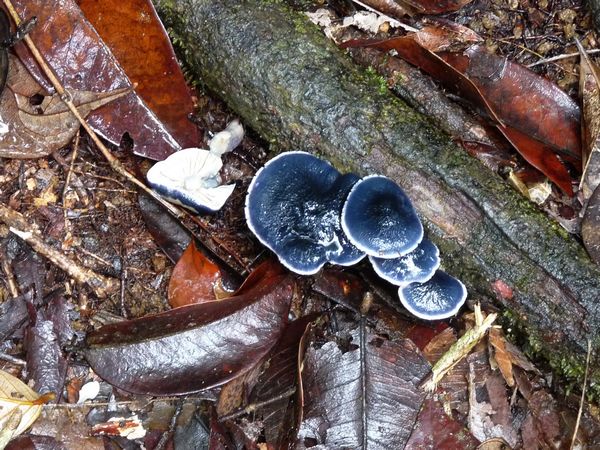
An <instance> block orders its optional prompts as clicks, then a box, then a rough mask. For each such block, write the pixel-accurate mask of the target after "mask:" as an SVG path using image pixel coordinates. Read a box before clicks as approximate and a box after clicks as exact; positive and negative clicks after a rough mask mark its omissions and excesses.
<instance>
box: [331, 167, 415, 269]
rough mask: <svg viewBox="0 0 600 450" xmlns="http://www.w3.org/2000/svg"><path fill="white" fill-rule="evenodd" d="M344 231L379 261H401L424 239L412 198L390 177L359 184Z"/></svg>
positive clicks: (344, 220) (353, 192) (348, 208)
mask: <svg viewBox="0 0 600 450" xmlns="http://www.w3.org/2000/svg"><path fill="white" fill-rule="evenodd" d="M342 229H343V230H344V232H345V233H346V236H347V237H348V239H349V240H350V242H352V243H353V244H354V245H355V246H356V247H357V248H358V249H360V250H362V251H363V252H365V253H366V254H367V255H370V256H375V257H378V258H398V257H400V256H403V255H406V254H407V253H409V252H411V251H413V250H414V249H415V248H416V247H417V245H419V243H420V242H421V240H422V239H423V226H422V225H421V221H420V220H419V217H418V216H417V213H416V211H415V209H414V208H413V206H412V204H411V202H410V200H409V198H408V197H407V196H406V194H405V193H404V191H403V190H402V189H400V187H399V186H398V185H397V184H396V183H394V182H393V181H392V180H390V179H389V178H387V177H384V176H381V175H371V176H368V177H365V178H363V179H362V180H361V181H359V182H358V183H356V184H355V185H354V187H353V188H352V190H351V191H350V194H349V195H348V199H347V200H346V203H345V205H344V208H343V211H342Z"/></svg>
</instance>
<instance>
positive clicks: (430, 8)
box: [407, 0, 473, 14]
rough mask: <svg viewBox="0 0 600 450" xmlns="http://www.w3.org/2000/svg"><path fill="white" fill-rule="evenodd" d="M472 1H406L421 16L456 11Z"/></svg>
mask: <svg viewBox="0 0 600 450" xmlns="http://www.w3.org/2000/svg"><path fill="white" fill-rule="evenodd" d="M472 1H473V0H408V1H407V3H408V4H410V5H412V6H414V7H415V9H417V10H418V11H419V12H420V13H421V14H442V13H446V12H452V11H458V10H459V9H460V8H462V7H463V6H465V5H468V4H469V3H471V2H472Z"/></svg>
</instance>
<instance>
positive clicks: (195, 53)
mask: <svg viewBox="0 0 600 450" xmlns="http://www.w3.org/2000/svg"><path fill="white" fill-rule="evenodd" d="M156 1H157V5H158V6H159V9H160V10H161V12H162V15H163V19H164V20H165V21H166V22H167V25H168V26H169V27H171V28H172V29H173V30H174V33H175V34H176V36H177V38H178V40H179V43H180V44H181V45H182V46H183V48H184V50H185V56H186V58H187V62H188V64H189V65H190V67H192V68H193V70H194V71H195V72H196V74H197V75H198V76H199V77H200V78H201V79H202V81H203V82H204V83H205V85H206V86H207V87H208V88H210V89H211V90H212V91H213V92H214V93H216V94H217V95H219V96H221V97H222V98H223V99H225V100H226V102H227V103H228V105H229V106H230V107H231V108H232V109H233V110H234V111H236V112H237V113H238V114H240V115H241V116H242V118H243V119H244V121H245V122H246V124H248V125H249V126H251V127H252V128H253V129H254V130H256V131H257V132H259V133H260V134H261V135H262V136H263V137H264V138H266V139H267V140H268V141H270V142H273V143H276V144H277V146H278V147H279V148H280V149H282V150H284V149H296V150H308V151H310V152H312V153H315V154H317V155H320V156H322V157H324V158H326V159H328V160H330V161H332V163H333V164H334V165H335V166H336V167H337V168H338V169H340V170H341V171H344V172H346V171H353V172H356V173H359V174H361V175H366V174H370V173H379V174H384V175H386V176H388V177H390V178H392V179H394V180H395V181H396V182H397V183H398V184H399V185H400V186H402V188H403V189H404V190H405V191H406V192H407V194H408V195H409V197H410V198H411V199H412V201H413V202H414V204H415V206H416V208H417V210H418V211H419V213H420V215H421V217H422V219H423V220H424V223H425V224H426V227H427V229H428V232H429V235H430V237H431V238H432V240H434V241H435V242H436V244H437V245H438V246H439V247H440V249H441V252H442V255H443V265H444V267H445V269H446V270H447V271H448V272H450V273H452V274H454V275H455V276H457V277H459V278H461V279H462V280H463V281H465V283H466V284H467V286H468V288H469V291H470V296H471V298H473V299H477V298H480V297H481V296H482V295H490V296H491V295H494V294H493V292H494V288H496V290H497V292H499V294H496V298H497V301H498V302H499V304H501V305H502V306H504V307H505V308H506V309H507V310H508V311H509V313H508V314H509V315H511V316H513V317H515V318H517V319H519V321H520V323H521V324H522V325H523V326H524V328H525V330H526V331H527V333H528V334H529V336H530V339H531V340H532V343H534V344H536V345H539V346H540V347H539V348H540V349H542V350H544V353H545V354H547V356H548V357H549V358H550V359H551V360H553V361H554V362H559V363H560V364H563V365H564V364H566V365H574V364H577V365H579V367H582V365H583V361H584V360H585V355H586V350H587V340H588V339H590V340H591V341H592V343H593V346H594V347H596V348H597V345H598V344H599V343H600V339H599V330H600V303H599V302H598V299H600V270H599V269H598V267H597V266H595V265H594V264H593V262H591V261H590V259H589V258H588V256H587V254H586V253H585V251H584V250H583V248H582V247H581V245H580V244H579V243H578V242H576V241H575V240H574V239H573V238H571V237H570V236H568V235H567V233H566V232H565V231H564V230H562V229H561V228H560V227H559V226H558V224H556V223H554V222H553V221H551V220H550V219H548V218H547V217H546V216H544V215H543V214H541V213H540V212H539V211H538V210H537V209H536V207H535V206H534V205H533V204H531V203H529V202H528V201H527V200H525V199H524V198H521V197H520V196H519V195H518V194H517V193H516V192H515V191H514V190H513V189H512V188H511V187H510V186H508V185H507V184H506V183H505V182H504V181H503V180H502V179H501V178H500V177H498V176H496V175H494V174H493V173H491V172H490V171H489V170H487V169H486V168H484V167H483V166H482V165H481V163H479V162H478V161H476V160H474V159H473V158H471V157H469V156H468V155H467V154H466V153H465V152H464V151H463V150H461V149H460V148H458V147H457V146H456V145H454V144H453V143H452V142H451V141H450V139H449V138H448V137H447V136H446V135H444V134H443V133H442V132H440V131H438V130H437V129H435V127H433V126H432V124H431V121H430V120H428V119H427V118H425V117H423V116H421V115H420V114H418V113H417V112H415V111H414V110H412V109H411V108H410V107H408V106H407V105H406V104H405V103H403V102H402V101H400V100H398V99H397V98H396V97H394V96H393V95H392V94H390V93H389V92H387V91H386V90H385V89H381V85H380V83H379V80H377V79H374V78H373V76H371V75H368V74H365V72H363V71H362V70H361V69H359V68H357V67H356V66H355V65H354V64H353V63H352V62H351V61H350V59H349V58H348V57H347V56H346V55H344V54H343V52H341V51H340V50H339V49H337V48H336V47H335V46H334V45H333V44H332V43H330V42H329V41H328V40H327V39H326V38H325V37H324V36H323V35H322V34H321V32H320V30H319V29H318V28H316V27H315V26H313V25H312V24H310V23H309V22H308V20H306V18H305V17H304V16H302V15H300V14H296V13H294V12H291V11H289V10H288V9H286V8H285V7H284V6H282V5H281V3H280V2H268V1H260V0H248V1H244V2H239V1H237V0H223V1H219V2H215V1H212V0H156ZM591 367H592V371H593V372H594V375H595V377H598V376H599V375H600V365H599V364H598V361H595V362H593V363H592V365H591ZM596 379H598V378H596Z"/></svg>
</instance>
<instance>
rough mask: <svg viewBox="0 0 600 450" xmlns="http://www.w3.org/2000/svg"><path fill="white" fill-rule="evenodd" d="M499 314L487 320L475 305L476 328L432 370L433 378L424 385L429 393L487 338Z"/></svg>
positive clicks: (458, 342)
mask: <svg viewBox="0 0 600 450" xmlns="http://www.w3.org/2000/svg"><path fill="white" fill-rule="evenodd" d="M496 316H497V314H490V315H489V316H487V317H486V318H485V319H484V318H483V315H482V314H481V306H480V305H479V304H476V305H475V326H474V327H473V328H471V329H470V330H468V331H467V332H466V333H465V334H464V335H463V336H462V337H461V338H460V339H459V340H458V341H456V342H455V343H454V344H453V345H452V347H450V349H449V350H448V351H447V352H446V353H445V354H444V355H443V356H442V357H441V358H440V359H439V361H438V362H437V363H436V364H435V366H433V369H431V371H432V374H431V377H429V379H428V380H427V381H426V382H425V383H424V384H423V389H424V390H425V391H427V392H433V391H435V389H436V387H437V384H438V383H439V382H440V381H441V379H442V378H444V375H446V374H447V373H448V372H449V371H450V370H451V369H452V368H453V367H454V366H455V365H456V364H458V362H460V360H461V359H463V358H464V357H466V356H467V355H468V354H469V353H470V352H471V350H472V349H473V347H475V345H477V343H478V342H479V341H480V340H481V339H482V338H483V337H484V336H485V333H486V332H487V331H488V330H489V329H490V327H491V326H492V324H493V323H494V321H495V320H496Z"/></svg>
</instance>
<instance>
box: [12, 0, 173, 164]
mask: <svg viewBox="0 0 600 450" xmlns="http://www.w3.org/2000/svg"><path fill="white" fill-rule="evenodd" d="M13 4H14V6H15V8H16V10H17V12H18V13H19V15H20V17H22V18H23V17H32V16H37V18H38V24H37V26H36V27H34V29H33V30H32V31H31V34H30V36H31V38H32V39H33V41H34V42H35V44H36V45H37V47H38V48H39V50H40V51H41V53H42V55H43V56H44V58H45V59H46V61H47V62H48V64H49V65H50V67H51V68H52V70H53V71H54V73H55V74H56V75H57V76H58V79H59V80H60V81H61V82H62V83H63V85H64V87H65V88H67V89H69V90H81V91H93V92H109V91H113V90H116V89H121V88H131V87H132V84H131V82H130V81H129V79H128V78H127V76H126V75H125V73H124V72H123V69H121V67H120V66H119V65H118V63H117V61H116V60H115V58H114V57H113V55H112V54H111V52H110V50H109V49H108V48H107V47H106V45H105V44H104V43H103V42H102V40H101V39H100V37H99V36H98V34H97V33H96V31H95V30H94V28H93V27H92V26H91V25H90V23H89V22H88V21H87V20H86V19H85V17H84V15H83V14H82V12H81V10H80V9H79V7H78V6H77V4H76V3H75V1H74V0H13ZM15 51H16V52H17V54H18V55H19V57H20V58H21V60H22V61H23V62H24V63H25V65H26V66H27V68H28V69H29V71H30V72H31V73H32V74H33V75H34V77H35V78H36V80H37V81H38V82H39V83H40V84H41V85H42V86H44V88H45V89H46V90H47V91H48V92H52V91H53V88H52V86H51V85H50V84H49V82H48V81H47V80H46V78H45V77H44V76H43V75H41V73H40V70H39V68H38V66H37V64H36V63H35V62H34V60H33V58H32V57H31V55H30V54H29V51H28V50H27V48H26V47H25V45H24V44H23V43H19V44H17V45H16V46H15ZM88 122H89V124H90V125H91V126H92V128H94V130H95V131H96V132H98V133H99V134H100V135H102V136H103V137H105V138H106V139H108V140H109V141H111V142H113V143H114V144H116V145H118V144H119V143H120V141H121V138H122V136H123V134H124V133H125V132H128V133H129V135H130V136H131V137H132V138H133V140H134V152H135V153H137V154H139V155H142V156H146V155H147V156H148V157H151V158H153V159H164V158H165V157H166V156H168V155H169V154H171V153H173V152H174V151H176V150H178V149H179V148H180V145H179V144H178V143H177V142H176V141H175V139H173V137H172V136H171V135H170V134H169V132H168V131H167V130H166V128H165V127H164V125H163V124H162V123H161V122H160V121H159V120H158V119H157V118H156V116H155V115H154V113H153V112H152V111H150V110H149V109H148V107H147V106H146V105H145V104H144V103H143V102H142V100H141V99H140V98H139V97H138V96H137V95H136V94H135V93H133V92H132V93H130V94H129V95H127V96H125V97H123V98H122V99H120V100H119V101H117V102H114V103H112V104H111V105H110V106H107V107H104V108H101V109H99V110H98V111H96V112H95V113H94V114H93V115H91V116H90V117H89V118H88Z"/></svg>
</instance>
